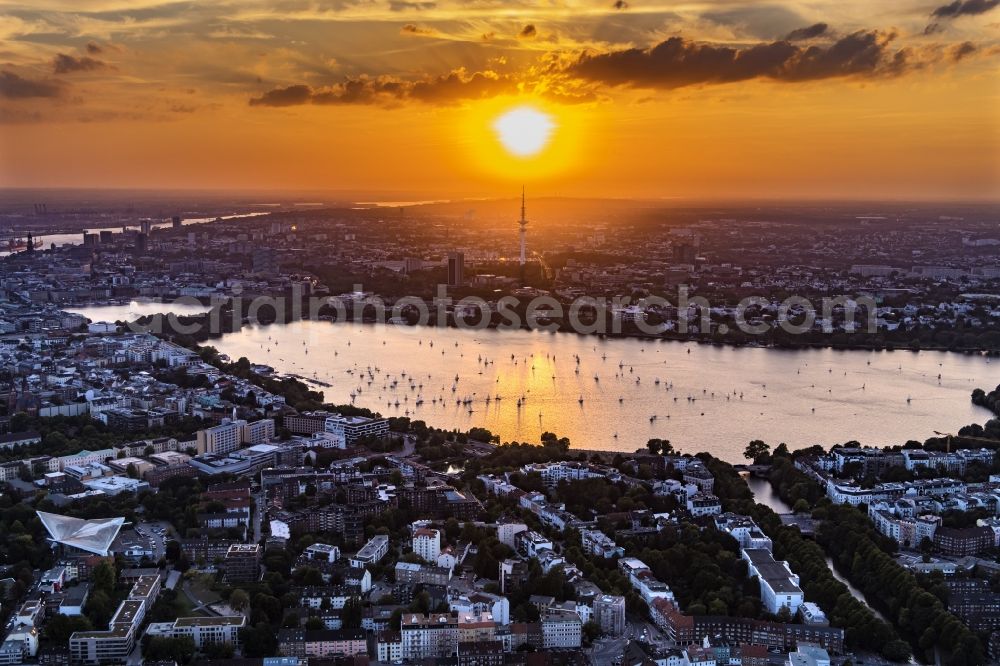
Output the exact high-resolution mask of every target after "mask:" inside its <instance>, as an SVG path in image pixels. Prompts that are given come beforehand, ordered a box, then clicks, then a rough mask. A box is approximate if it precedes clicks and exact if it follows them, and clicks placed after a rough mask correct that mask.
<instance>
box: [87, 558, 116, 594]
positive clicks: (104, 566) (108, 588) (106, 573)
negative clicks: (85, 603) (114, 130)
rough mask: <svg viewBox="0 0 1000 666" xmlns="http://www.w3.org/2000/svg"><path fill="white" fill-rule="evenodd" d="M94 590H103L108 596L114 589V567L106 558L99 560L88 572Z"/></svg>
mask: <svg viewBox="0 0 1000 666" xmlns="http://www.w3.org/2000/svg"><path fill="white" fill-rule="evenodd" d="M90 580H91V582H92V584H93V591H94V592H103V593H104V594H106V595H108V596H109V597H110V596H111V595H112V594H113V593H114V591H115V567H114V565H113V564H111V563H110V562H109V561H107V560H101V561H100V562H99V563H98V564H97V566H96V567H94V570H93V572H91V574H90Z"/></svg>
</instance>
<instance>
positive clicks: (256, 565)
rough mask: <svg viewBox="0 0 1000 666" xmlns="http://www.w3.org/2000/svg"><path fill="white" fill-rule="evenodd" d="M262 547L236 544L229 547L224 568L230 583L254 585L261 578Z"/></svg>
mask: <svg viewBox="0 0 1000 666" xmlns="http://www.w3.org/2000/svg"><path fill="white" fill-rule="evenodd" d="M260 555H261V549H260V545H259V544H256V543H234V544H232V545H231V546H229V550H228V551H227V552H226V558H225V560H224V562H223V565H222V566H223V568H224V569H225V570H226V581H227V582H229V583H253V582H256V580H257V578H258V577H259V576H260Z"/></svg>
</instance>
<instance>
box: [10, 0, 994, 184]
mask: <svg viewBox="0 0 1000 666" xmlns="http://www.w3.org/2000/svg"><path fill="white" fill-rule="evenodd" d="M998 4H1000V0H956V1H955V2H953V3H946V2H944V1H943V0H930V1H929V2H923V1H920V0H880V1H877V2H875V1H872V0H784V1H782V0H777V1H776V2H773V3H769V2H766V1H762V2H740V1H738V0H716V1H714V2H711V1H710V2H683V1H678V2H664V1H662V0H661V1H656V0H627V1H624V0H619V1H618V2H615V1H614V0H547V1H546V0H539V1H534V2H533V1H529V0H520V1H514V2H501V1H499V0H465V1H459V0H315V1H310V0H227V1H222V2H212V1H204V2H153V1H150V0H137V1H135V2H124V1H120V0H31V1H30V2H29V1H27V0H25V1H23V2H9V1H7V0H0V186H5V187H105V188H132V187H141V188H220V189H230V188H239V189H262V190H263V189H302V190H331V191H347V192H350V191H359V192H360V191H364V192H375V191H386V192H408V193H413V194H415V195H419V196H420V197H421V198H436V197H446V196H476V195H482V196H497V195H507V196H509V195H510V194H511V192H512V191H517V188H519V184H520V183H521V182H522V181H527V182H529V184H530V185H529V186H530V187H531V188H532V190H533V191H534V192H537V193H538V194H540V195H541V194H546V195H566V196H575V195H584V194H586V195H593V196H607V197H630V196H636V197H680V198H687V197H693V198H716V197H717V198H732V197H747V196H750V197H763V198H769V197H792V198H824V197H836V198H919V199H928V198H941V199H996V198H1000V157H998V156H1000V69H998V65H1000V7H998V6H997V5H998ZM524 106H527V107H530V108H531V109H533V110H534V111H537V112H539V113H541V114H544V115H545V116H547V117H548V118H549V119H550V121H551V126H552V127H551V134H550V137H549V141H548V142H547V144H546V145H545V146H544V147H543V148H542V149H541V150H540V151H539V152H537V153H536V154H533V155H530V156H519V155H516V154H512V153H511V152H510V151H509V150H507V149H505V148H504V146H503V144H502V143H501V142H500V141H499V140H498V137H497V134H496V131H495V129H494V125H495V123H496V121H497V118H499V117H501V116H502V115H503V114H504V113H505V112H507V111H509V110H511V109H515V108H520V107H524Z"/></svg>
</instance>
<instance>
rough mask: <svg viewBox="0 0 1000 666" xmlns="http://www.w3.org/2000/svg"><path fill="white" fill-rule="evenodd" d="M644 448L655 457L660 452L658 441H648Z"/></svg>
mask: <svg viewBox="0 0 1000 666" xmlns="http://www.w3.org/2000/svg"><path fill="white" fill-rule="evenodd" d="M646 448H647V449H649V452H650V453H652V454H653V455H654V456H655V455H656V454H657V453H659V452H660V440H658V439H651V440H649V441H648V442H646Z"/></svg>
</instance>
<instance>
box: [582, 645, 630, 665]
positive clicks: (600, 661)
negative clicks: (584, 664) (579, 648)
mask: <svg viewBox="0 0 1000 666" xmlns="http://www.w3.org/2000/svg"><path fill="white" fill-rule="evenodd" d="M627 647H628V639H627V638H600V639H598V640H596V641H594V645H593V647H591V648H590V663H591V664H594V666H612V665H613V664H614V663H615V661H616V660H618V659H621V657H622V655H623V654H625V648H627Z"/></svg>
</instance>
